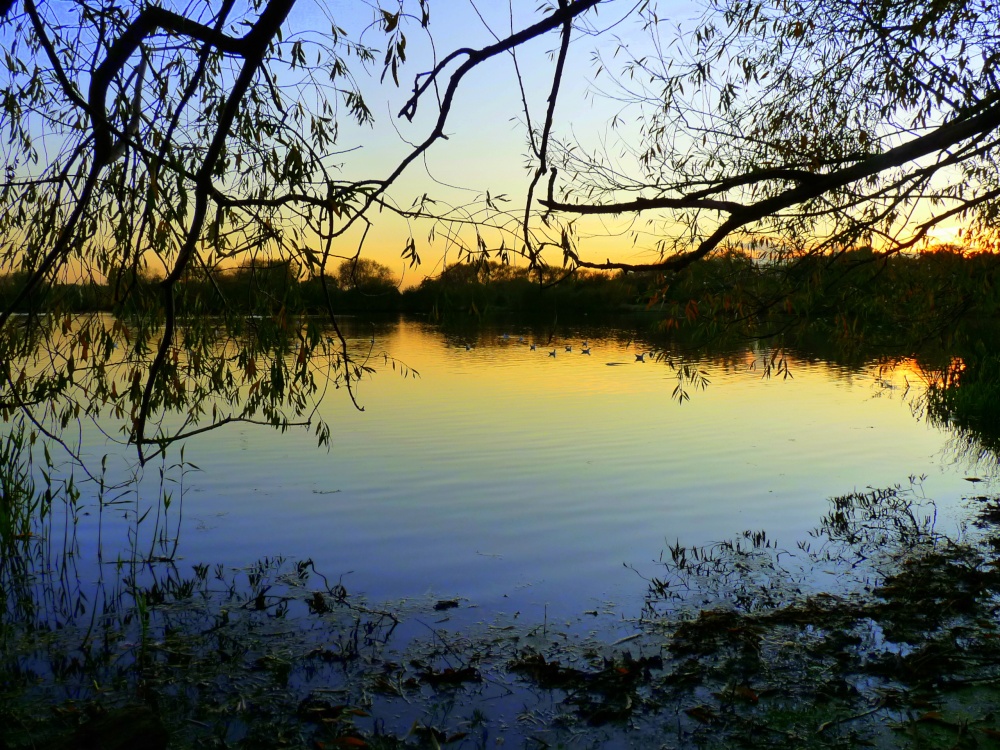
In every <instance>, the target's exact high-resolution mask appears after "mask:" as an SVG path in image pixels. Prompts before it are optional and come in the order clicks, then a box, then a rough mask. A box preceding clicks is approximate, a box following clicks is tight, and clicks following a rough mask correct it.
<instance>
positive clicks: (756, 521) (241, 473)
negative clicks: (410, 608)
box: [182, 321, 968, 611]
mask: <svg viewBox="0 0 1000 750" xmlns="http://www.w3.org/2000/svg"><path fill="white" fill-rule="evenodd" d="M504 333H506V334H507V337H506V338H505V337H504ZM519 337H524V342H523V343H522V342H519V341H518V338H519ZM633 337H634V334H632V333H630V332H628V331H619V330H615V329H608V328H604V329H602V328H598V327H591V328H588V329H575V330H574V329H564V330H562V331H561V332H560V333H559V335H558V336H551V335H550V334H549V333H548V332H547V331H545V330H542V329H538V330H531V329H527V328H525V329H514V328H512V329H510V330H508V331H503V330H488V329H479V330H478V331H476V332H472V333H469V332H465V333H446V332H442V331H441V330H439V329H436V328H434V327H432V326H428V325H425V324H421V323H417V322H412V321H400V322H399V323H398V324H395V323H393V324H387V325H383V326H379V327H376V328H374V329H368V328H364V327H361V326H356V327H355V330H354V331H353V332H352V338H351V342H350V343H351V348H352V351H353V352H354V353H355V355H360V354H361V353H362V352H367V351H373V352H376V353H377V352H382V351H384V352H386V353H388V354H389V355H390V356H391V357H393V358H395V360H396V361H397V362H398V363H401V364H403V365H405V366H406V367H408V368H412V369H413V370H415V371H417V372H418V373H419V377H416V378H412V377H403V376H401V375H400V374H399V370H398V369H397V371H396V372H395V373H394V372H393V371H392V369H391V365H388V364H386V363H385V361H384V360H382V359H373V360H372V364H373V365H375V366H376V367H377V368H378V370H379V371H378V372H377V374H376V375H374V376H373V377H368V378H365V379H364V380H363V382H362V383H360V384H359V387H358V389H357V396H358V400H359V402H360V404H362V405H363V406H364V407H365V411H364V412H359V411H357V410H356V409H354V407H353V406H352V405H351V403H350V401H349V400H348V399H347V398H346V397H344V394H343V393H342V392H332V393H331V394H329V396H328V398H327V400H326V401H325V402H324V403H323V405H322V410H323V413H324V416H325V418H326V419H327V420H328V422H329V423H330V424H331V426H332V428H333V434H332V439H331V443H332V445H331V449H330V451H329V452H327V451H326V450H323V449H318V448H316V446H315V440H314V438H313V437H312V436H311V435H310V434H307V433H300V432H291V433H288V434H285V435H277V434H275V433H273V432H271V431H269V430H266V429H262V428H254V427H238V428H233V429H225V430H223V431H221V432H217V433H214V434H213V435H212V436H211V437H206V438H198V439H195V440H193V441H191V443H190V444H189V445H188V448H187V451H188V453H187V455H188V459H189V460H191V461H194V462H195V463H197V464H198V465H199V466H200V467H201V468H202V471H201V472H200V473H199V474H197V475H194V476H192V477H190V479H189V482H190V488H191V489H190V491H189V493H188V499H187V501H186V503H187V504H186V506H185V523H186V524H187V528H186V529H185V531H184V538H183V545H182V549H183V552H184V555H185V557H186V559H188V560H191V561H192V562H200V561H207V562H212V563H215V562H225V563H227V564H233V565H245V564H247V562H248V561H250V560H252V559H254V558H255V556H256V557H259V556H262V555H288V556H291V557H294V558H305V557H309V558H312V559H314V560H315V561H316V564H317V567H318V568H320V569H322V570H323V571H325V572H326V573H328V574H330V575H332V576H334V577H337V576H338V575H340V574H341V573H345V574H346V573H347V572H348V571H350V574H349V576H348V577H347V578H345V585H347V586H348V588H349V589H350V590H351V591H359V590H360V591H364V592H367V593H368V594H369V595H370V596H372V597H374V598H376V599H392V598H397V597H412V596H421V595H432V594H433V595H442V596H443V595H447V596H455V595H457V596H463V597H468V598H469V599H470V600H471V601H474V602H475V603H477V604H480V605H483V606H492V607H510V608H515V607H526V608H530V607H537V608H544V607H546V606H549V605H552V606H553V607H555V606H556V605H557V604H558V606H559V607H562V608H564V609H565V608H569V609H570V610H573V611H580V610H582V609H586V608H589V607H590V606H592V605H593V600H594V598H595V597H596V598H600V597H610V598H616V599H617V598H624V599H629V598H641V595H642V593H643V592H644V587H643V585H642V581H641V579H640V578H638V576H636V575H635V573H634V572H632V571H630V570H627V569H625V568H624V567H623V563H628V564H630V565H635V566H636V567H637V568H638V569H639V570H642V571H645V572H646V573H650V572H651V567H652V566H653V562H652V561H654V560H656V559H657V558H658V556H659V555H660V553H661V552H662V551H663V550H664V548H665V546H666V544H672V543H674V542H675V541H676V540H681V541H682V542H683V543H684V544H685V545H688V546H691V545H698V544H704V543H706V542H711V541H717V540H720V539H725V538H730V537H731V536H732V535H734V534H737V533H739V532H741V531H742V530H744V529H767V531H768V535H769V537H771V538H776V539H778V540H779V541H780V542H781V543H782V544H783V545H784V546H786V547H794V544H795V542H796V541H797V540H798V539H802V538H805V537H806V535H807V533H808V531H809V530H810V529H811V528H813V527H815V526H816V524H817V523H818V522H819V519H820V517H821V516H822V515H823V514H824V513H825V512H826V510H827V499H828V498H829V497H831V496H834V495H840V494H845V493H848V492H851V491H853V490H855V489H863V488H865V487H868V486H873V487H885V486H889V485H892V484H895V483H899V482H903V483H905V482H906V481H907V478H908V477H909V476H910V475H920V474H927V475H928V479H927V480H926V482H925V484H924V491H925V492H926V494H927V495H928V496H929V497H932V498H934V499H936V500H938V501H939V502H941V503H942V504H944V505H948V504H949V503H951V504H953V503H955V502H956V501H957V500H958V499H959V498H960V497H961V496H962V493H963V492H965V491H966V490H967V488H968V487H967V484H966V483H964V481H963V479H962V470H961V467H956V466H954V465H952V460H951V457H950V456H949V455H948V454H947V453H946V451H945V446H946V444H947V441H948V435H947V433H946V432H944V431H942V430H941V429H937V428H934V427H932V426H929V425H927V424H926V423H924V422H920V421H918V420H917V419H915V418H914V416H913V413H912V412H911V408H910V403H909V402H908V396H907V395H906V390H905V384H906V382H911V383H916V382H918V381H919V380H920V378H921V372H920V370H919V367H918V366H917V365H916V363H913V362H902V363H899V364H897V365H896V367H895V368H894V370H893V371H892V372H891V373H886V372H881V373H880V371H879V367H878V365H877V364H876V363H872V364H869V365H866V366H864V367H854V368H849V367H844V366H839V365H836V364H832V363H829V362H825V361H821V360H818V359H811V358H806V357H801V356H792V355H789V356H788V357H787V360H786V364H787V367H781V368H778V367H772V369H771V376H770V377H762V375H763V373H764V372H765V371H766V367H765V364H766V362H770V361H771V359H770V357H769V352H767V351H766V350H764V349H748V350H744V351H737V352H729V353H725V354H715V355H712V356H707V355H688V356H681V355H679V354H677V353H669V352H668V353H666V354H663V353H659V356H656V357H649V356H647V357H646V358H645V361H643V362H640V361H637V360H636V354H637V353H642V352H646V351H649V350H650V349H651V346H650V344H649V343H648V342H644V341H643V340H641V339H640V340H635V339H634V338H633ZM585 340H586V341H587V342H588V345H589V349H590V352H591V353H590V354H589V355H588V354H582V353H581V351H580V349H581V348H582V346H583V342H584V341H585ZM532 342H537V348H536V349H535V350H534V351H532V350H531V348H530V344H531V343H532ZM467 346H468V347H469V348H466V347H467ZM567 346H569V347H571V348H572V350H571V351H566V347H567ZM553 350H554V351H555V356H554V357H553V356H549V353H550V352H552V351H553ZM685 365H687V366H688V367H689V370H688V374H689V375H690V374H691V373H702V372H703V373H704V377H705V378H707V381H708V385H707V387H705V388H703V389H702V388H699V387H698V385H697V384H696V383H695V382H692V381H691V380H690V378H686V379H685V382H684V383H682V386H683V388H684V389H685V390H686V393H687V394H688V395H689V396H690V398H689V399H684V400H681V399H679V397H678V395H677V391H676V389H677V387H678V384H679V380H678V371H683V370H682V369H681V368H683V367H684V366H685Z"/></svg>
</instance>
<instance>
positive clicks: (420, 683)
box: [0, 430, 1000, 750]
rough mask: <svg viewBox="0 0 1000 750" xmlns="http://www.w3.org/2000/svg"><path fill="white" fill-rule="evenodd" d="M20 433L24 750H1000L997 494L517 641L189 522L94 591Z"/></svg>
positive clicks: (11, 532) (685, 570) (858, 512)
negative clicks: (362, 589)
mask: <svg viewBox="0 0 1000 750" xmlns="http://www.w3.org/2000/svg"><path fill="white" fill-rule="evenodd" d="M23 436H24V433H23V432H22V431H20V430H15V431H14V432H13V433H12V434H11V435H9V436H7V437H6V438H4V441H3V446H2V451H0V457H2V459H3V462H4V471H3V474H4V476H5V482H6V484H5V485H4V495H3V501H2V502H3V510H4V513H5V515H4V516H3V518H4V524H5V525H4V527H3V528H2V529H0V534H2V536H0V542H2V544H3V545H4V548H3V552H4V555H3V558H2V559H3V561H4V565H3V567H2V568H0V597H2V604H3V612H4V616H3V618H2V619H0V746H2V747H4V748H10V749H11V750H13V749H14V748H29V747H46V748H67V749H68V748H76V747H94V748H111V747H144V748H163V747H173V748H184V747H245V748H253V747H269V748H273V747H345V748H346V747H374V748H379V747H383V748H390V747H438V746H449V745H450V746H455V747H479V748H487V747H494V746H496V745H497V744H500V743H508V744H514V745H515V746H518V745H520V744H523V745H525V746H541V747H544V746H550V747H555V746H582V747H600V746H606V745H608V744H614V745H626V744H628V745H631V746H668V747H680V746H696V747H731V746H734V745H742V744H748V745H752V746H754V747H775V748H779V747H781V748H798V747H818V748H827V747H829V748H837V747H857V746H862V745H869V744H874V745H875V746H880V747H914V746H921V747H927V748H942V749H943V748H955V747H959V748H962V747H970V748H971V747H988V746H992V745H993V744H995V743H996V742H997V740H998V739H1000V716H998V715H997V714H996V713H995V700H994V698H995V694H996V690H995V686H996V683H997V681H998V680H1000V645H998V644H1000V623H998V617H997V615H998V611H997V607H998V604H997V602H998V601H1000V572H998V570H997V566H996V564H995V557H996V550H997V549H998V548H1000V525H998V522H1000V499H998V498H996V497H993V496H985V495H982V496H973V497H970V498H969V499H968V503H969V509H970V511H971V513H972V518H973V521H974V524H973V526H972V527H970V528H968V529H965V530H964V531H963V532H962V533H961V535H960V536H957V537H955V536H952V537H949V536H948V535H946V534H944V533H942V532H941V531H939V529H938V522H937V512H936V508H935V505H934V503H933V501H932V500H931V499H928V498H926V497H924V496H923V493H922V491H921V486H920V482H919V480H918V479H915V478H913V479H911V484H909V485H908V486H902V487H889V488H884V489H880V490H869V491H865V492H857V493H852V494H850V495H846V496H843V497H838V498H833V499H832V500H831V501H830V506H829V511H828V513H827V515H826V516H825V517H824V518H822V519H821V521H820V523H819V524H818V526H817V527H816V529H815V530H814V531H813V532H812V534H811V536H810V538H809V539H806V540H800V542H799V543H798V545H797V546H796V547H794V548H792V549H785V548H783V547H782V546H781V545H780V544H778V543H777V541H776V540H773V539H771V538H769V536H768V535H767V534H766V533H765V532H763V531H757V532H746V533H745V534H743V535H741V536H740V537H738V538H736V539H733V540H731V541H727V542H722V543H717V544H714V545H711V546H709V547H702V548H688V547H685V546H684V545H683V544H682V543H681V542H679V541H678V542H676V543H675V544H672V545H671V546H670V547H669V548H667V549H665V550H664V553H663V556H662V559H661V562H660V565H659V570H658V571H657V572H656V573H655V574H654V575H651V576H649V577H648V578H647V581H646V585H647V587H648V593H647V596H646V603H645V608H644V609H643V611H642V612H639V613H636V614H635V615H634V616H632V617H631V618H630V619H628V620H625V621H622V620H621V619H620V617H621V613H618V612H614V611H612V610H600V611H598V610H594V611H587V612H580V613H578V614H577V615H576V616H575V617H571V618H570V619H568V620H560V621H558V622H553V621H548V620H546V621H542V622H534V623H523V622H519V621H518V620H517V619H516V617H515V618H511V617H510V616H509V615H506V616H505V615H500V614H493V615H490V614H486V615H485V616H484V615H477V614H475V609H474V603H470V602H466V601H464V600H437V601H435V600H433V599H421V600H414V601H407V602H399V603H395V604H392V603H382V604H379V605H377V606H376V605H373V604H371V603H369V602H366V601H364V600H363V599H362V598H360V597H358V596H357V595H355V594H353V593H352V592H351V591H349V590H348V588H347V587H346V586H345V585H344V583H343V582H342V581H340V580H334V579H330V578H327V577H325V576H324V575H323V574H322V572H321V571H317V570H316V569H315V566H314V565H313V564H312V562H311V561H310V560H307V559H306V560H286V559H280V558H278V559H275V558H270V559H268V558H264V559H261V560H258V561H257V562H255V563H253V564H251V565H249V566H248V567H245V568H241V569H230V568H225V567H222V566H213V565H211V564H208V563H187V564H182V563H181V562H180V561H179V560H178V559H176V558H175V557H174V555H173V552H175V551H176V550H175V549H174V548H172V541H173V540H172V538H171V531H170V530H169V529H168V530H166V531H164V530H163V528H164V525H166V526H169V524H161V522H159V521H157V522H156V525H157V529H159V530H151V527H150V526H149V524H151V523H153V520H152V519H151V518H147V517H146V516H144V515H142V514H135V513H133V514H131V515H130V516H128V519H127V523H128V527H129V529H130V540H132V544H131V546H132V548H133V549H139V548H142V549H145V544H140V543H139V540H140V538H142V539H146V540H152V545H151V546H150V548H149V552H148V553H146V552H143V553H142V554H137V555H135V556H134V557H133V558H132V559H130V560H118V561H117V562H115V563H113V564H111V565H105V566H102V569H103V570H104V571H105V572H103V573H102V575H101V582H100V585H99V586H98V587H97V588H96V589H93V590H87V589H84V588H82V587H80V584H79V574H78V572H77V571H76V567H75V566H76V564H77V561H76V559H75V557H74V550H75V549H76V542H75V540H74V531H73V529H74V527H75V523H74V518H75V517H76V515H77V514H79V513H80V512H83V511H84V509H83V507H81V506H80V505H79V504H78V502H77V493H76V490H75V489H74V487H73V485H72V484H65V483H64V484H61V485H56V484H54V483H53V482H52V479H51V475H50V472H49V470H48V469H47V470H44V471H41V472H38V475H39V476H41V477H42V482H43V485H44V486H43V487H38V488H36V487H34V486H33V480H32V478H31V477H32V476H33V475H35V474H36V472H33V471H32V470H31V465H30V464H31V461H32V460H33V458H32V456H33V449H32V447H31V445H30V441H27V440H25V439H24V437H23ZM46 465H48V464H47V463H46ZM189 468H190V467H187V468H186V467H185V466H184V465H179V466H177V467H172V468H170V467H168V469H169V470H168V471H167V474H168V475H171V474H173V475H177V478H183V472H184V471H186V470H189ZM49 469H51V467H49ZM112 497H114V494H113V493H112V495H109V497H107V498H104V500H103V501H102V502H103V503H104V504H105V505H106V506H108V507H113V505H112V503H114V502H117V501H116V500H112V499H111V498H112ZM176 500H177V501H178V502H179V501H180V500H181V498H176ZM105 509H107V508H105ZM7 519H17V520H15V521H12V522H8V520H7ZM144 524H145V525H144ZM831 571H835V572H836V573H837V576H836V578H835V579H833V580H835V583H834V584H833V585H832V587H831V586H830V584H829V581H828V580H827V582H825V583H822V584H821V579H830V577H829V576H828V575H826V574H827V573H828V572H831ZM623 629H624V630H625V632H626V633H627V634H626V635H625V636H624V637H618V638H617V639H613V637H609V634H610V633H612V632H614V633H618V634H620V633H621V632H622V631H623Z"/></svg>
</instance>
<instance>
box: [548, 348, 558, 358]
mask: <svg viewBox="0 0 1000 750" xmlns="http://www.w3.org/2000/svg"><path fill="white" fill-rule="evenodd" d="M549 356H550V357H554V356H556V350H555V349H553V350H552V351H551V352H549Z"/></svg>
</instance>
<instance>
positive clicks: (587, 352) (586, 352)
mask: <svg viewBox="0 0 1000 750" xmlns="http://www.w3.org/2000/svg"><path fill="white" fill-rule="evenodd" d="M580 354H590V347H589V346H585V347H583V349H581V350H580Z"/></svg>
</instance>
